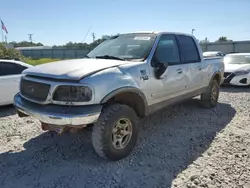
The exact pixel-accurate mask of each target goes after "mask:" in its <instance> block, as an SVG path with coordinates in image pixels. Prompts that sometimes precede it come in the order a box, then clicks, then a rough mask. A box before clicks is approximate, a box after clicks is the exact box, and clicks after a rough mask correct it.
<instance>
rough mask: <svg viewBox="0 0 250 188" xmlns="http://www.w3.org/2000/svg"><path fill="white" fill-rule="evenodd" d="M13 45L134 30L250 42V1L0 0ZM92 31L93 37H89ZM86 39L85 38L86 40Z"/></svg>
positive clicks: (79, 39)
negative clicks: (191, 34)
mask: <svg viewBox="0 0 250 188" xmlns="http://www.w3.org/2000/svg"><path fill="white" fill-rule="evenodd" d="M0 1H1V2H0V17H1V19H2V21H3V22H4V24H5V26H6V27H7V29H8V35H7V39H8V41H9V42H10V41H17V42H19V41H23V40H29V38H28V34H29V33H31V34H33V37H32V38H33V41H34V42H41V43H43V44H44V45H61V44H65V43H67V42H69V41H72V42H87V43H90V42H92V33H95V36H96V38H100V37H102V35H106V34H107V35H110V34H117V33H126V32H133V31H159V30H160V31H171V32H172V31H173V32H184V33H191V30H192V29H195V31H194V35H195V37H196V38H197V39H198V40H204V39H205V37H207V38H208V40H209V41H215V40H217V39H218V38H219V37H220V36H226V37H227V38H229V39H232V40H250V0H208V1H204V0H171V1H170V0H123V1H122V0H43V1H38V0H0ZM88 30H89V33H87V32H88ZM86 34H87V37H86V38H85V39H84V36H85V35H86Z"/></svg>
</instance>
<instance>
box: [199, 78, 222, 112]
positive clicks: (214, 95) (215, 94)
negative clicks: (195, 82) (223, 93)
mask: <svg viewBox="0 0 250 188" xmlns="http://www.w3.org/2000/svg"><path fill="white" fill-rule="evenodd" d="M219 89H220V87H219V83H218V81H217V80H213V81H212V82H211V84H210V85H209V87H208V89H207V91H206V92H205V93H202V94H201V105H202V106H203V107H205V108H213V107H215V106H216V105H217V103H218V98H219Z"/></svg>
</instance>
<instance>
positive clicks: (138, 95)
mask: <svg viewBox="0 0 250 188" xmlns="http://www.w3.org/2000/svg"><path fill="white" fill-rule="evenodd" d="M115 102H118V103H121V104H126V105H128V106H130V107H131V108H133V109H134V110H135V112H136V114H137V115H138V116H139V117H145V116H146V115H147V114H148V108H147V107H148V104H147V99H146V97H145V95H144V93H143V92H142V91H141V90H139V89H138V88H136V87H130V86H128V87H121V88H118V89H115V90H113V91H111V92H110V93H108V94H107V95H106V96H105V97H104V98H103V99H102V100H101V104H112V103H115Z"/></svg>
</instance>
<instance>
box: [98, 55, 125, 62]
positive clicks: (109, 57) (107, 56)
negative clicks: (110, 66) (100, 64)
mask: <svg viewBox="0 0 250 188" xmlns="http://www.w3.org/2000/svg"><path fill="white" fill-rule="evenodd" d="M95 58H103V59H116V60H121V61H125V59H123V58H120V57H116V56H112V55H101V56H96V57H95Z"/></svg>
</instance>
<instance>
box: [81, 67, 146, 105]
mask: <svg viewBox="0 0 250 188" xmlns="http://www.w3.org/2000/svg"><path fill="white" fill-rule="evenodd" d="M81 83H82V84H83V85H84V84H88V85H91V87H92V88H93V90H94V91H93V95H94V96H95V97H94V103H95V104H101V103H104V101H107V100H108V99H110V98H111V97H113V95H114V94H118V93H120V92H124V91H133V92H136V93H140V95H141V96H142V97H143V98H144V100H146V99H145V96H144V94H143V93H142V92H140V89H139V87H138V86H137V83H136V82H135V81H134V80H133V78H132V77H131V75H129V73H127V72H125V73H124V72H122V71H121V70H120V69H119V68H118V67H113V68H109V69H105V70H103V71H100V72H98V73H95V74H93V75H90V76H88V77H86V78H84V79H82V80H81Z"/></svg>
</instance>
